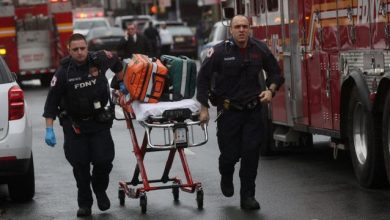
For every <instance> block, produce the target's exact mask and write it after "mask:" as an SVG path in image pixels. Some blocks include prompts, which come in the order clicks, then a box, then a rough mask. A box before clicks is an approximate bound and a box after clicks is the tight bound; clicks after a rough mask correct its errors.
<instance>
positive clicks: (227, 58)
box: [196, 38, 284, 107]
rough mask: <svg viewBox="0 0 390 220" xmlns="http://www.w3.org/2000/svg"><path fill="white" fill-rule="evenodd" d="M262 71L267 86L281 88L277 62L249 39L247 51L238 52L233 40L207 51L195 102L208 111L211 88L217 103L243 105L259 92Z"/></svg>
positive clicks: (281, 79) (238, 49)
mask: <svg viewBox="0 0 390 220" xmlns="http://www.w3.org/2000/svg"><path fill="white" fill-rule="evenodd" d="M263 69H264V70H265V72H266V74H267V80H266V85H267V86H270V85H271V84H272V83H274V84H276V85H277V87H278V88H279V86H280V85H281V84H283V82H284V78H283V77H282V76H281V74H280V68H279V65H278V62H277V61H276V59H275V57H274V56H273V54H272V53H271V51H270V50H269V49H268V47H267V45H266V44H264V43H263V42H261V41H259V40H256V39H253V38H249V41H248V46H247V49H246V50H245V51H244V52H240V48H239V47H238V46H237V45H236V44H235V43H234V40H233V39H230V40H228V41H223V42H221V43H219V44H217V45H215V46H214V47H213V48H210V49H209V51H208V53H207V57H206V59H205V60H204V61H203V63H202V65H201V68H200V71H199V73H198V80H197V96H196V98H197V100H198V101H199V102H200V103H201V104H202V105H204V106H207V107H209V104H208V93H209V90H210V88H211V87H210V86H212V87H213V90H214V94H215V95H216V97H217V98H218V99H230V100H232V101H234V102H237V103H241V104H246V102H247V101H248V100H250V99H253V98H254V97H255V96H258V95H259V94H260V93H261V91H262V88H261V83H260V79H259V74H262V70H263ZM211 82H213V83H212V85H211Z"/></svg>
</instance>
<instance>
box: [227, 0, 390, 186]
mask: <svg viewBox="0 0 390 220" xmlns="http://www.w3.org/2000/svg"><path fill="white" fill-rule="evenodd" d="M221 6H222V7H221V8H222V9H223V10H222V15H223V17H224V19H229V18H231V17H232V16H233V15H235V14H242V15H246V16H248V17H249V19H250V22H251V31H252V36H253V37H254V38H256V39H259V40H262V41H264V42H266V43H267V45H268V46H269V48H270V49H271V51H272V52H273V54H274V55H275V57H276V58H277V60H278V62H279V64H280V67H281V69H282V74H283V76H284V77H285V83H284V85H283V86H282V87H281V88H280V90H279V91H278V92H277V94H276V96H275V97H274V98H273V100H272V103H271V104H270V105H269V108H268V114H267V115H266V122H267V123H266V124H267V125H268V129H267V130H268V131H267V135H266V136H267V141H266V143H265V144H264V145H263V146H262V147H261V153H262V154H263V155H267V154H269V153H270V152H271V151H272V150H275V149H276V148H278V147H281V146H285V145H291V144H294V143H295V145H296V143H298V144H299V145H311V144H312V142H313V134H320V135H326V136H329V137H331V144H330V146H331V147H333V148H334V149H333V152H334V156H335V157H336V156H337V152H338V150H339V149H347V150H349V152H350V156H351V161H352V163H353V168H354V172H355V176H356V177H357V180H358V182H359V184H360V185H361V186H363V187H367V188H374V187H381V186H384V185H386V184H387V182H388V179H389V180H390V129H389V126H390V117H389V115H390V52H389V49H390V1H389V0H288V1H285V0H225V1H224V0H222V1H221Z"/></svg>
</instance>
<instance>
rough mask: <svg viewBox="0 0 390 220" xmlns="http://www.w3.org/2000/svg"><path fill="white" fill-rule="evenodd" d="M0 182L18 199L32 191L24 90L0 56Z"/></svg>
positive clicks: (31, 169)
mask: <svg viewBox="0 0 390 220" xmlns="http://www.w3.org/2000/svg"><path fill="white" fill-rule="evenodd" d="M0 106H1V111H0V184H8V190H9V196H10V197H11V199H12V200H14V201H17V202H24V201H28V200H31V199H32V198H33V196H34V194H35V176H34V162H33V153H32V126H31V120H30V119H29V118H28V114H27V110H28V106H27V103H26V101H25V99H24V92H23V90H22V89H21V88H20V87H19V86H18V84H17V82H16V75H15V74H13V73H11V72H10V70H9V68H8V66H7V64H6V63H5V61H4V59H3V58H2V57H1V56H0Z"/></svg>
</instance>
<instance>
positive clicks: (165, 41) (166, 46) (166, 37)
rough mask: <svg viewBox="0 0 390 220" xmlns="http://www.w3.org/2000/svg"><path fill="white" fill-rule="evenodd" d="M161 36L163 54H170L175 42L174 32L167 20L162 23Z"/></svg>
mask: <svg viewBox="0 0 390 220" xmlns="http://www.w3.org/2000/svg"><path fill="white" fill-rule="evenodd" d="M159 32H160V38H161V54H170V52H171V47H172V44H173V37H172V34H171V33H170V32H169V30H168V29H167V24H166V23H165V22H163V23H161V24H160V30H159Z"/></svg>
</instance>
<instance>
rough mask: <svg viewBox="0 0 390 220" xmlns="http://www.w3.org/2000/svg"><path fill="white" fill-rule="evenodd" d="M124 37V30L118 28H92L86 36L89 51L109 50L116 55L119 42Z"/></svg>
mask: <svg viewBox="0 0 390 220" xmlns="http://www.w3.org/2000/svg"><path fill="white" fill-rule="evenodd" d="M123 36H124V33H123V30H122V29H121V28H118V27H109V28H106V27H98V28H92V29H91V30H90V31H89V33H88V34H87V36H86V40H87V42H88V49H89V50H91V51H97V50H108V51H112V52H114V53H116V52H117V51H116V49H117V47H118V44H119V41H120V40H121V38H122V37H123Z"/></svg>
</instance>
